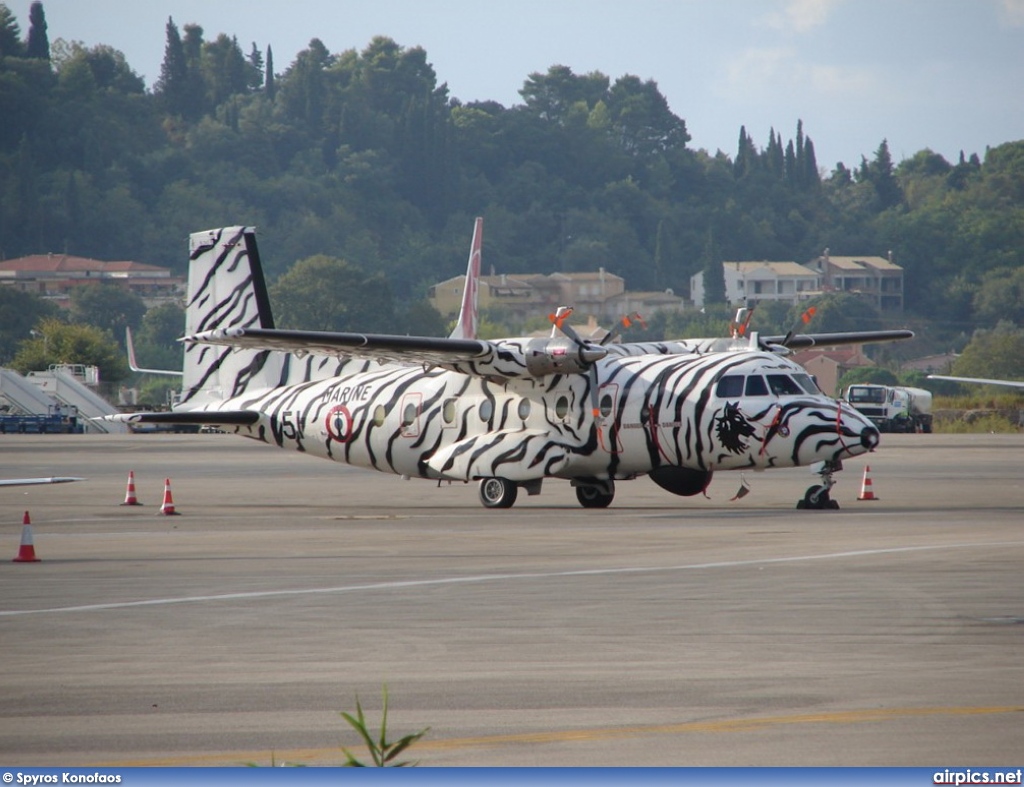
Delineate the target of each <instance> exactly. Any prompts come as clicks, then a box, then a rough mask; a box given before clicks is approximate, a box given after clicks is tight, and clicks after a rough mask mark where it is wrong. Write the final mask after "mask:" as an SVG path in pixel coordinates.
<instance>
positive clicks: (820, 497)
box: [796, 462, 843, 511]
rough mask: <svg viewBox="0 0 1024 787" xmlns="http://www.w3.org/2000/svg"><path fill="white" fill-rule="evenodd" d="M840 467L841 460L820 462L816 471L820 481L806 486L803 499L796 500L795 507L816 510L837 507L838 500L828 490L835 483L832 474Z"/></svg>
mask: <svg viewBox="0 0 1024 787" xmlns="http://www.w3.org/2000/svg"><path fill="white" fill-rule="evenodd" d="M842 469H843V463H842V462H822V463H821V467H820V469H819V470H818V471H817V472H818V475H820V476H821V483H820V484H813V485H812V486H810V487H808V488H807V491H806V492H805V493H804V497H803V500H798V501H797V503H796V507H797V508H808V509H814V510H818V511H823V510H836V509H838V508H839V502H838V501H836V500H833V499H832V498H831V496H830V495H829V492H830V491H831V489H832V487H833V486H835V483H836V482H835V480H833V478H832V474H833V473H835V472H838V471H839V470H842Z"/></svg>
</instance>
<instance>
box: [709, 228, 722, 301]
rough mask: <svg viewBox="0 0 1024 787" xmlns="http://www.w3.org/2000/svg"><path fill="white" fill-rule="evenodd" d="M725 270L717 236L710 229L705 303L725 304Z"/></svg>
mask: <svg viewBox="0 0 1024 787" xmlns="http://www.w3.org/2000/svg"><path fill="white" fill-rule="evenodd" d="M725 302H726V301H725V268H723V267H722V259H721V253H720V252H719V251H718V245H717V244H716V243H715V234H714V232H713V231H712V230H711V228H710V227H708V237H707V240H706V241H705V243H704V303H705V304H709V303H725Z"/></svg>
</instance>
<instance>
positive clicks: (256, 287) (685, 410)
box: [112, 219, 912, 508]
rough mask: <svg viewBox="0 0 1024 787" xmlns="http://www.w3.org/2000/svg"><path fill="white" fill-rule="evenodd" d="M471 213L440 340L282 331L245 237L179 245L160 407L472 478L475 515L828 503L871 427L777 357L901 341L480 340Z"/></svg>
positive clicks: (849, 337)
mask: <svg viewBox="0 0 1024 787" xmlns="http://www.w3.org/2000/svg"><path fill="white" fill-rule="evenodd" d="M481 232H482V220H481V219H477V223H476V228H475V232H474V238H473V244H472V246H471V251H470V261H469V269H468V271H467V285H466V288H465V296H464V300H463V308H462V312H461V314H460V319H459V323H458V325H457V326H456V329H455V332H454V333H453V334H452V336H451V337H449V338H446V339H442V338H429V337H418V336H392V335H380V334H376V335H375V334H356V333H330V332H314V331H298V330H278V329H275V327H274V322H273V318H272V316H271V311H270V305H269V299H268V296H267V289H266V286H265V283H264V279H263V274H262V269H261V266H260V262H259V256H258V252H257V247H256V236H255V232H254V230H253V229H252V228H247V227H228V228H225V229H217V230H209V231H205V232H197V233H195V234H193V235H192V236H191V238H190V250H191V265H190V269H189V287H188V302H187V308H186V336H185V337H184V339H183V341H184V342H185V365H184V386H183V389H182V394H181V401H180V403H179V404H178V405H177V406H176V408H175V410H174V411H173V412H170V413H134V414H125V415H120V416H112V418H116V419H118V420H123V421H127V422H177V423H193V424H196V423H200V424H212V425H216V426H219V427H221V428H222V429H229V430H233V431H234V432H236V433H238V434H242V435H245V436H248V437H253V438H256V439H258V440H261V441H263V442H266V443H273V444H276V445H277V446H279V447H281V448H291V449H294V450H297V451H302V452H305V453H308V454H311V455H313V456H318V457H323V458H326V459H332V460H334V461H337V462H345V463H347V464H352V465H357V466H360V467H366V468H371V469H374V470H380V471H383V472H388V473H394V474H396V475H401V476H406V477H417V478H428V479H434V480H438V481H441V480H449V481H474V480H475V481H479V484H480V500H481V502H482V503H483V505H484V506H486V507H488V508H508V507H510V506H512V504H513V503H514V502H515V500H516V496H517V493H518V491H519V490H520V489H523V490H525V491H526V492H527V493H528V494H531V495H533V494H538V493H539V492H540V490H541V484H542V482H543V481H544V480H545V479H548V478H560V479H565V480H568V481H569V482H570V483H571V484H572V485H573V486H574V487H575V488H576V494H577V498H578V499H579V502H580V504H581V505H583V506H584V507H587V508H602V507H605V506H608V505H609V504H610V503H611V502H612V498H613V496H614V494H615V482H616V481H623V480H627V479H633V478H636V477H638V476H644V475H646V476H649V477H650V478H651V479H652V480H653V481H654V482H655V483H656V484H658V485H659V486H661V487H662V488H664V489H666V490H668V491H669V492H672V493H674V494H678V495H695V494H699V493H701V492H703V491H704V490H705V489H706V488H707V486H708V484H709V483H710V481H711V478H712V474H713V473H715V472H716V471H724V470H745V469H754V470H762V469H769V468H779V467H794V466H799V465H811V464H818V465H819V466H820V468H821V471H820V472H821V478H822V481H821V483H819V484H816V485H814V486H812V487H811V488H810V489H808V490H807V494H806V496H805V498H804V500H802V501H800V504H799V506H800V507H802V508H806V507H809V508H835V507H838V506H837V505H836V503H835V501H833V500H831V499H830V497H829V489H830V488H831V486H832V483H833V481H832V474H833V473H834V472H835V471H836V470H838V469H840V468H841V466H842V460H843V459H845V458H848V457H853V456H857V455H859V454H863V453H866V452H868V451H871V450H873V449H874V448H875V446H876V445H877V444H878V430H877V429H876V428H875V427H874V426H872V424H871V422H870V421H868V420H866V419H865V418H864V417H862V416H861V415H860V414H859V413H858V412H857V411H856V410H854V409H853V408H851V407H846V406H843V405H842V404H841V403H840V402H837V401H836V400H834V399H831V398H829V397H827V396H825V395H824V394H823V393H822V392H821V391H820V390H819V389H818V387H817V386H816V385H815V383H814V381H813V380H812V379H811V377H810V376H809V375H808V374H807V373H806V372H805V371H804V370H803V369H802V368H801V367H799V366H797V365H796V364H795V363H793V362H792V361H790V360H788V359H787V358H785V357H782V355H781V354H780V350H781V349H782V348H780V347H779V346H778V344H777V343H779V342H782V341H785V342H786V343H787V344H788V345H789V346H808V345H810V344H815V343H817V344H841V343H850V342H854V341H856V342H863V341H885V340H892V339H897V338H907V337H908V336H910V335H912V334H910V332H909V331H881V332H864V333H851V334H819V335H817V336H814V335H801V336H787V337H784V338H783V337H773V338H771V339H767V340H763V341H762V340H759V339H758V338H757V336H756V335H754V336H752V337H750V339H744V340H742V341H740V342H737V341H736V340H732V339H723V340H717V339H716V340H712V339H708V340H689V341H679V342H648V343H632V344H629V343H627V344H607V345H601V344H597V343H593V342H589V341H584V340H582V339H581V338H580V337H579V336H578V335H577V334H576V332H575V331H574V330H573V329H572V328H571V326H569V325H568V324H567V323H566V322H565V318H566V317H567V316H568V315H567V310H559V314H558V315H557V317H556V319H555V320H554V322H555V326H554V327H553V329H552V332H551V335H550V337H545V338H514V339H500V340H494V341H484V340H480V339H477V338H476V332H475V316H476V301H475V293H476V288H477V286H476V285H477V279H478V277H479V256H480V243H481Z"/></svg>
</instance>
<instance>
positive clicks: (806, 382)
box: [793, 374, 822, 396]
mask: <svg viewBox="0 0 1024 787" xmlns="http://www.w3.org/2000/svg"><path fill="white" fill-rule="evenodd" d="M793 379H794V380H796V382H797V385H799V386H800V387H801V388H803V389H804V391H806V392H807V393H809V394H813V395H814V396H821V393H822V391H821V389H820V388H819V387H818V384H817V383H816V382H815V381H814V378H813V377H811V376H810V375H809V374H794V375H793Z"/></svg>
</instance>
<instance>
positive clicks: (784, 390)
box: [768, 374, 803, 396]
mask: <svg viewBox="0 0 1024 787" xmlns="http://www.w3.org/2000/svg"><path fill="white" fill-rule="evenodd" d="M768 386H769V387H770V388H771V389H772V393H773V394H775V395H776V396H800V394H802V393H803V389H801V388H800V386H799V385H797V384H796V381H795V380H794V379H793V378H792V377H790V376H789V375H788V374H769V375H768Z"/></svg>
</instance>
